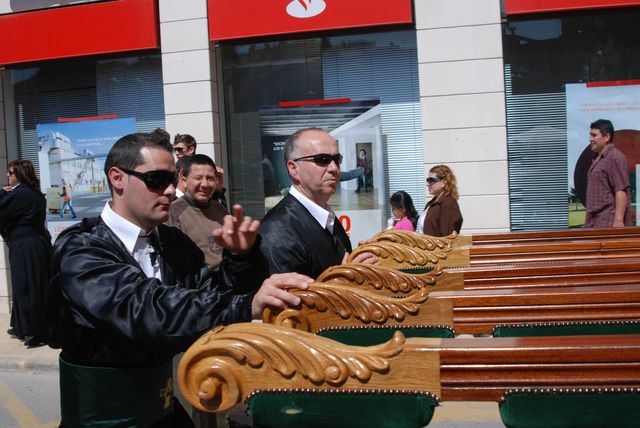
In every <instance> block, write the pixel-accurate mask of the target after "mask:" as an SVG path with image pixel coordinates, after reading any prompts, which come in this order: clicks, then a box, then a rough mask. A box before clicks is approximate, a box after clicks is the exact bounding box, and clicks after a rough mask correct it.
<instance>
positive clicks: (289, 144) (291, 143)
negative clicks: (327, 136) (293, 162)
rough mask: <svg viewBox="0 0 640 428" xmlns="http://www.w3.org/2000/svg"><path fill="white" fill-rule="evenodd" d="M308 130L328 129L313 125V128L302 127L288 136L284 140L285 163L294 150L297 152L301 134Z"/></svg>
mask: <svg viewBox="0 0 640 428" xmlns="http://www.w3.org/2000/svg"><path fill="white" fill-rule="evenodd" d="M307 131H322V132H327V131H326V130H324V129H322V128H316V127H311V128H304V129H300V130H298V131H296V132H294V133H293V134H291V135H290V136H289V138H287V140H286V141H285V142H284V163H285V165H286V164H287V162H288V161H289V160H290V159H291V157H292V154H293V152H295V151H296V149H297V148H298V140H299V139H300V135H302V134H303V133H304V132H307Z"/></svg>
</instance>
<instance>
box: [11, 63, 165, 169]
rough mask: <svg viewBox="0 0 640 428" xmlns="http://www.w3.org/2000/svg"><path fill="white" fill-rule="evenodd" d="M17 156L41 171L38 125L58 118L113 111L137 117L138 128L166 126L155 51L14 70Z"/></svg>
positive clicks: (45, 64) (121, 114) (123, 115)
mask: <svg viewBox="0 0 640 428" xmlns="http://www.w3.org/2000/svg"><path fill="white" fill-rule="evenodd" d="M12 79H13V84H14V89H15V100H16V116H17V122H18V138H19V142H20V144H19V155H20V158H22V159H29V160H31V161H32V162H33V163H34V165H35V166H36V171H37V172H38V174H39V169H40V168H39V164H38V139H37V135H36V125H37V124H39V123H54V122H56V121H57V120H58V118H60V117H87V116H97V115H103V114H117V115H118V116H119V117H135V118H136V126H137V130H138V131H150V130H153V129H155V128H157V127H164V99H163V93H162V67H161V61H160V57H159V56H158V55H147V56H136V57H128V58H117V59H108V60H96V59H95V58H80V59H74V60H64V61H51V62H47V63H43V64H41V65H39V66H38V67H31V68H16V69H13V70H12Z"/></svg>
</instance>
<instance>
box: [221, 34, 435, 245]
mask: <svg viewBox="0 0 640 428" xmlns="http://www.w3.org/2000/svg"><path fill="white" fill-rule="evenodd" d="M220 52H221V59H222V70H223V79H222V80H223V88H224V105H225V117H226V128H227V129H226V130H227V147H228V153H229V158H230V163H231V171H230V174H231V184H232V188H231V189H230V193H231V198H232V199H233V201H234V202H238V203H241V204H243V205H245V207H246V208H247V211H248V212H249V213H250V214H251V215H252V216H255V217H257V218H261V217H262V216H263V215H264V214H265V213H266V212H267V211H268V210H269V209H270V208H271V207H273V206H274V205H275V204H276V203H277V202H278V201H279V200H280V199H281V198H282V197H283V196H284V195H285V194H286V193H287V192H288V189H289V186H290V185H291V183H290V181H289V178H288V176H287V173H286V169H285V165H284V162H283V159H282V148H283V143H284V140H285V139H286V138H287V137H288V136H289V135H291V134H292V133H293V132H295V131H296V130H298V129H301V128H306V127H312V126H314V127H321V128H324V129H326V130H327V131H329V132H331V133H332V134H333V135H334V137H335V138H336V139H337V140H338V143H339V146H340V151H341V153H342V154H343V155H344V161H343V164H342V168H341V169H342V171H343V178H348V177H353V178H352V179H350V180H346V181H342V182H341V184H340V186H339V191H338V192H337V193H336V195H334V196H333V197H332V199H331V201H330V204H331V206H332V207H333V208H334V209H335V210H336V213H337V214H338V215H339V216H340V217H341V218H342V221H343V225H344V226H345V227H346V228H348V229H349V230H348V232H350V236H351V239H352V241H354V242H357V240H358V239H360V238H366V237H370V236H371V235H373V234H374V233H376V232H378V231H380V229H381V228H382V226H383V225H384V224H386V217H387V215H388V212H389V211H388V206H387V205H388V204H387V200H388V197H389V193H390V192H392V191H396V190H405V191H407V192H408V193H410V194H411V195H412V196H413V197H414V199H415V200H416V202H417V206H420V205H422V204H424V185H423V182H424V167H423V160H422V137H421V132H420V130H421V122H420V102H419V90H418V65H417V51H416V35H415V31H393V32H385V33H373V34H359V35H348V36H333V37H315V38H309V39H299V40H281V41H273V42H263V43H253V44H243V45H223V46H222V47H221V48H220ZM327 100H332V101H331V102H330V103H328V104H327V103H319V102H318V103H313V102H311V103H309V101H327ZM301 101H306V103H300V102H301ZM283 103H285V104H283ZM362 151H364V152H365V153H366V158H367V159H366V162H367V165H366V168H365V171H364V173H363V174H362V175H361V179H360V186H361V191H360V192H358V193H356V190H357V188H358V181H359V180H358V178H357V177H356V176H357V172H355V173H354V170H355V169H356V168H357V161H358V159H357V158H358V154H359V153H361V152H362ZM361 163H362V161H361ZM362 180H365V181H366V182H367V185H368V188H367V191H366V192H365V191H364V183H363V181H362Z"/></svg>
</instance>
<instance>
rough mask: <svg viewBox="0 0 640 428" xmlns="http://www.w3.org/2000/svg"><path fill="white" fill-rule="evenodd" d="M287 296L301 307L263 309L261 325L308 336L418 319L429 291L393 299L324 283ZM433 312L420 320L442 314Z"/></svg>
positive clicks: (295, 291) (315, 284)
mask: <svg viewBox="0 0 640 428" xmlns="http://www.w3.org/2000/svg"><path fill="white" fill-rule="evenodd" d="M290 292H291V293H292V294H295V295H296V296H298V297H299V298H300V300H301V303H300V307H298V308H292V307H290V308H287V309H278V308H266V309H265V310H264V312H263V315H262V321H263V322H265V323H269V324H275V325H281V326H284V327H291V328H295V329H298V330H303V331H309V332H317V331H318V330H320V329H321V328H325V327H327V326H335V325H362V324H398V323H402V322H403V321H405V320H406V319H407V318H408V317H411V318H412V319H417V318H416V317H417V315H418V314H419V312H420V310H421V305H422V304H423V303H424V302H425V301H426V300H427V297H428V295H429V291H428V289H426V288H423V289H420V290H417V291H416V292H415V293H413V294H411V295H409V296H406V297H401V298H394V297H390V296H383V295H380V294H377V293H374V292H369V291H365V290H362V289H360V288H357V287H348V286H343V285H336V284H323V283H313V284H310V286H309V288H308V289H307V290H293V289H292V290H290ZM435 312H437V313H435V314H428V313H425V314H424V315H423V316H421V317H419V318H420V319H421V320H423V319H424V318H425V317H427V318H428V319H429V321H434V320H435V316H437V315H439V313H441V312H443V311H442V310H440V311H435ZM449 324H450V323H449Z"/></svg>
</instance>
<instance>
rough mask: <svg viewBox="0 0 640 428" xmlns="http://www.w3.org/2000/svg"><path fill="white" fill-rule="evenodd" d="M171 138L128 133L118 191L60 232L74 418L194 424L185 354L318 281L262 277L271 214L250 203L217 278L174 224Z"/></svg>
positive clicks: (112, 178)
mask: <svg viewBox="0 0 640 428" xmlns="http://www.w3.org/2000/svg"><path fill="white" fill-rule="evenodd" d="M171 149H172V147H171V143H170V142H169V141H168V140H167V139H166V138H164V139H158V138H156V137H155V136H154V135H153V134H147V133H138V134H130V135H127V136H125V137H122V138H121V139H120V140H118V141H117V142H116V144H115V145H114V146H113V148H112V149H111V150H110V152H109V154H108V155H107V159H106V161H105V168H104V169H105V174H106V175H107V178H108V182H109V186H110V189H111V196H112V200H111V201H109V202H107V204H106V205H105V207H104V209H103V211H102V213H101V215H100V217H98V218H96V219H84V220H83V221H82V223H80V224H78V225H75V226H72V227H71V228H68V229H66V230H65V231H64V232H63V233H62V234H61V235H60V236H59V238H58V239H57V241H56V244H55V249H54V257H53V263H52V268H53V272H52V274H53V280H52V282H51V292H50V296H49V308H50V310H49V313H50V314H52V315H51V319H50V325H51V326H52V336H51V338H52V339H55V340H57V341H58V343H59V344H60V346H61V348H62V352H61V355H60V387H61V413H62V425H64V426H98V425H100V426H115V425H118V426H163V427H165V426H167V427H182V426H191V420H190V418H189V416H188V415H187V414H186V412H185V411H184V409H182V407H180V405H179V404H178V402H177V400H175V399H172V396H173V394H172V385H173V381H172V378H171V376H172V375H171V368H172V364H171V362H172V358H173V356H174V355H175V354H177V353H179V352H182V351H184V350H185V349H186V348H187V347H188V346H189V345H190V344H191V343H192V342H193V341H194V340H196V339H197V338H198V337H199V336H200V335H201V334H202V333H204V332H206V331H207V330H208V329H210V328H211V327H213V326H215V325H218V324H227V323H232V322H238V321H248V320H251V319H252V317H253V318H256V317H258V316H260V315H261V312H262V310H263V309H264V307H265V306H266V305H267V304H271V305H275V306H279V307H285V306H286V305H289V304H297V303H299V299H298V298H297V297H295V296H293V295H291V294H289V293H287V292H286V291H285V289H287V288H302V289H304V288H306V286H307V284H308V283H309V282H310V281H311V279H310V278H306V277H304V276H302V275H298V274H284V275H277V276H276V275H274V276H272V277H270V278H268V279H267V280H265V281H264V282H263V283H262V285H260V280H259V278H264V273H263V269H262V268H261V266H260V265H258V264H254V262H253V261H254V259H256V257H255V254H254V253H253V249H252V247H253V243H254V241H255V237H256V232H257V229H258V225H259V223H258V222H257V221H253V220H252V219H251V218H249V217H244V215H243V210H242V207H240V206H239V205H238V206H235V207H234V216H226V217H225V218H224V220H223V224H222V227H221V228H219V229H217V230H216V231H214V232H213V234H214V236H215V239H216V242H217V243H218V245H220V246H221V247H223V248H224V249H225V254H224V257H223V260H222V263H221V265H220V270H219V272H218V273H217V274H216V275H214V276H212V275H208V276H207V277H205V276H204V275H203V272H209V271H208V269H204V270H203V266H204V257H203V254H202V252H201V251H200V249H198V247H197V246H196V245H195V244H194V243H193V242H192V241H191V240H190V239H189V238H188V237H187V236H186V235H185V234H183V233H182V232H181V231H180V230H178V229H176V228H174V227H170V226H166V225H164V224H163V223H164V222H166V221H167V219H168V218H169V209H170V205H171V199H172V198H173V196H174V195H175V184H176V171H175V165H174V162H173V156H172V152H171Z"/></svg>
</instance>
